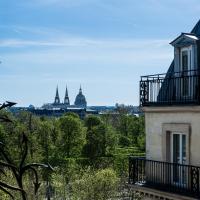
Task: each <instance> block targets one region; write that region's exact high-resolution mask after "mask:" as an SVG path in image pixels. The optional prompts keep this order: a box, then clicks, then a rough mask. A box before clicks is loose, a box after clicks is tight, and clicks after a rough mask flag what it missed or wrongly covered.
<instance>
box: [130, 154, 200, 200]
mask: <svg viewBox="0 0 200 200" xmlns="http://www.w3.org/2000/svg"><path fill="white" fill-rule="evenodd" d="M199 181H200V167H197V166H192V165H182V164H178V163H169V162H160V161H154V160H147V159H145V158H134V157H130V158H129V184H137V185H143V186H146V187H151V188H155V189H159V190H163V191H168V192H174V193H178V194H184V195H186V196H192V197H195V198H198V199H199V198H200V185H199Z"/></svg>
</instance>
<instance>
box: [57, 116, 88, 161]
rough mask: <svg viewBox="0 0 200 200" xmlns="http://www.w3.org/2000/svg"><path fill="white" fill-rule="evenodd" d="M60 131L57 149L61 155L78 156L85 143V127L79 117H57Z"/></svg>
mask: <svg viewBox="0 0 200 200" xmlns="http://www.w3.org/2000/svg"><path fill="white" fill-rule="evenodd" d="M59 127H60V130H61V132H62V134H61V138H60V140H59V151H60V155H61V156H62V157H74V156H75V157H77V156H80V154H81V151H82V147H83V145H84V144H85V129H84V127H83V124H82V122H81V121H80V119H78V118H76V117H74V116H72V115H65V116H63V117H61V118H60V119H59Z"/></svg>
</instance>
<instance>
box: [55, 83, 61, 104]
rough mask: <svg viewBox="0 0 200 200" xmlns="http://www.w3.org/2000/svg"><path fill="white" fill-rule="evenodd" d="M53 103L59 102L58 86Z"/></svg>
mask: <svg viewBox="0 0 200 200" xmlns="http://www.w3.org/2000/svg"><path fill="white" fill-rule="evenodd" d="M54 103H55V104H59V103H60V97H59V93H58V86H57V88H56V96H55V101H54Z"/></svg>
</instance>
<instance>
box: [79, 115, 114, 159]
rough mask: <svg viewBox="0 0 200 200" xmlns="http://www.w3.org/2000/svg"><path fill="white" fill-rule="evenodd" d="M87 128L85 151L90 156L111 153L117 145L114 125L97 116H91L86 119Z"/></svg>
mask: <svg viewBox="0 0 200 200" xmlns="http://www.w3.org/2000/svg"><path fill="white" fill-rule="evenodd" d="M85 126H86V128H87V134H86V140H87V143H86V145H85V147H84V150H83V153H84V155H85V156H87V157H90V158H95V157H101V156H106V155H110V154H111V153H112V151H113V150H114V149H115V147H116V145H117V137H116V136H115V134H114V131H113V129H112V127H110V126H106V124H105V123H104V122H103V121H102V120H101V119H100V118H99V117H96V116H89V117H87V118H86V120H85Z"/></svg>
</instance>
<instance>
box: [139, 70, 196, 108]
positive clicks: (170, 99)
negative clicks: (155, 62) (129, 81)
mask: <svg viewBox="0 0 200 200" xmlns="http://www.w3.org/2000/svg"><path fill="white" fill-rule="evenodd" d="M199 86H200V71H199V70H189V71H180V72H173V73H167V74H155V75H149V76H142V77H141V80H140V105H141V106H151V105H178V104H200V90H199Z"/></svg>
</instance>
